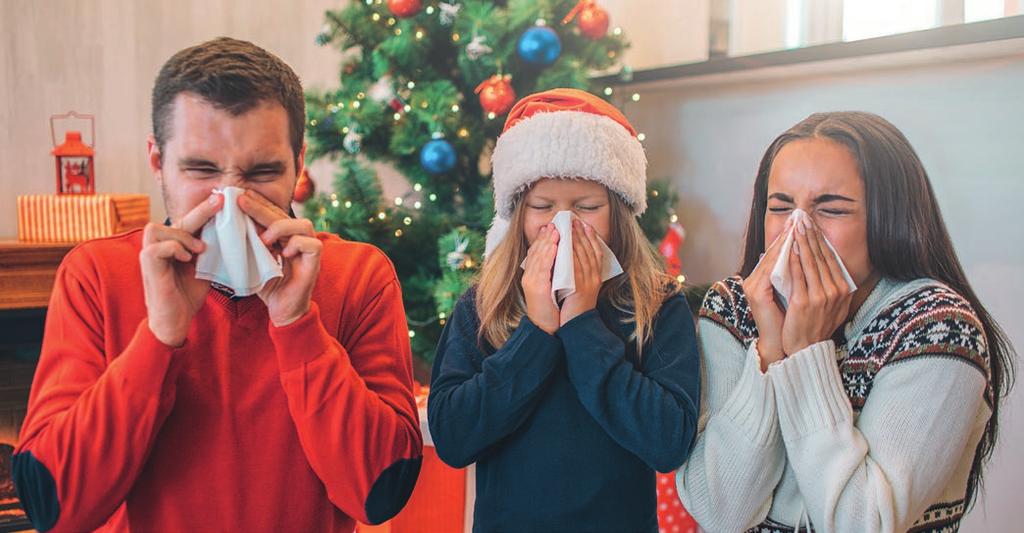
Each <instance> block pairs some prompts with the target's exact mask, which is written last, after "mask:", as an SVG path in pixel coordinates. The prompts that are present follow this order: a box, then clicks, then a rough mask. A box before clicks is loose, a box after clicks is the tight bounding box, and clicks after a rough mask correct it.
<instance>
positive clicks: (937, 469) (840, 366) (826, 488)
mask: <svg viewBox="0 0 1024 533" xmlns="http://www.w3.org/2000/svg"><path fill="white" fill-rule="evenodd" d="M699 327H700V346H701V350H702V362H703V365H702V369H703V373H704V376H703V378H704V383H706V385H705V387H704V391H705V393H706V395H705V396H704V398H702V400H701V407H702V413H701V422H700V433H699V436H698V439H697V444H696V447H695V448H694V450H693V453H692V454H691V456H690V458H689V461H688V463H687V465H686V467H685V468H684V469H683V470H680V472H679V474H678V476H677V479H676V481H677V485H678V490H679V494H680V497H681V499H682V501H683V504H684V505H685V506H686V508H687V510H689V511H690V512H691V513H692V514H693V516H694V518H696V519H697V521H698V522H699V523H700V525H701V526H702V527H703V528H704V529H706V530H707V531H709V532H737V531H744V530H748V531H754V532H775V531H778V532H788V531H793V530H794V529H799V528H800V527H801V524H802V525H803V526H804V527H806V524H807V523H808V522H809V523H810V524H811V525H812V526H813V529H814V530H816V531H841V532H846V531H879V532H890V531H915V532H918V531H956V530H957V529H958V528H959V524H960V520H961V518H962V517H963V513H964V495H965V492H966V486H967V478H968V475H969V473H970V469H971V463H972V460H973V458H974V455H975V449H976V447H977V445H978V442H979V440H980V438H981V435H982V432H983V431H984V428H985V424H986V422H987V421H988V420H989V417H990V415H991V402H992V391H991V388H990V386H989V379H988V378H989V366H988V359H987V358H988V350H987V345H986V339H985V335H984V333H983V330H982V327H981V323H980V322H979V320H978V318H977V316H976V315H975V313H974V311H973V310H972V309H971V306H970V304H969V303H968V302H967V301H966V300H965V299H964V298H963V297H962V296H960V295H959V294H957V293H955V292H954V291H953V290H951V289H950V288H949V287H947V286H945V285H943V284H941V283H939V282H936V281H933V280H927V279H921V280H915V281H911V282H903V281H895V280H891V279H885V278H883V279H882V280H881V281H879V283H878V285H877V286H876V287H875V289H874V290H873V291H872V293H871V294H870V296H869V297H868V298H867V300H866V301H865V302H864V304H863V306H862V307H861V308H860V310H858V312H857V313H856V316H855V317H854V318H853V320H852V321H850V322H849V323H848V324H847V325H846V327H845V329H844V338H845V339H846V340H845V342H842V343H840V344H838V345H837V343H836V342H834V341H832V340H828V341H824V342H820V343H817V344H814V345H811V346H809V347H807V348H805V349H803V350H801V351H799V352H797V353H795V354H792V355H791V356H789V357H788V358H786V359H784V360H782V361H779V362H777V363H774V364H772V365H770V366H769V368H768V371H767V372H766V373H762V372H761V369H760V360H759V358H758V355H757V350H756V346H757V343H756V340H757V335H758V334H757V327H756V325H755V324H754V320H753V317H752V315H751V312H750V308H749V305H748V303H747V300H746V298H745V296H744V294H743V287H742V280H741V279H740V278H739V277H732V278H728V279H726V280H723V281H721V282H719V283H717V284H715V285H714V286H713V287H712V289H711V290H710V291H709V292H708V294H707V296H706V297H705V300H704V304H703V306H702V308H701V311H700V326H699Z"/></svg>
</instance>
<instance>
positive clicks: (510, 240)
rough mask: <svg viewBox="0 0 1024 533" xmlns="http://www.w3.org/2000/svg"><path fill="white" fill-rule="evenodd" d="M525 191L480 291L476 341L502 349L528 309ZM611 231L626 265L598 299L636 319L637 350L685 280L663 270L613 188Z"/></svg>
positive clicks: (488, 262)
mask: <svg viewBox="0 0 1024 533" xmlns="http://www.w3.org/2000/svg"><path fill="white" fill-rule="evenodd" d="M524 197H525V192H523V193H520V194H519V195H518V196H517V197H516V199H515V200H514V204H515V207H514V208H513V211H512V220H511V223H510V224H509V228H508V233H507V234H506V235H505V238H504V240H502V242H501V243H500V244H498V246H497V247H495V249H494V250H493V251H492V252H491V255H490V256H489V257H487V258H486V259H485V260H484V265H483V269H482V271H481V273H480V279H479V282H478V284H477V290H476V302H475V303H476V311H477V315H478V316H479V317H480V331H479V332H478V333H477V337H478V340H481V341H487V342H488V343H489V344H490V345H491V346H493V347H494V348H500V347H501V346H502V345H503V344H505V341H507V340H508V338H509V337H510V336H511V335H512V332H513V331H514V330H515V328H516V327H517V326H518V325H519V321H520V320H521V319H522V317H523V316H524V315H525V314H526V303H525V301H524V299H523V293H522V278H523V271H522V269H521V268H520V267H519V265H520V264H521V263H522V262H523V259H525V258H526V252H527V250H528V249H529V244H527V242H526V236H525V232H524V230H523V226H524V220H525V218H526V215H525V209H524V208H523V205H524V204H525V202H523V198H524ZM608 205H609V209H610V215H611V234H610V235H609V242H608V243H607V244H608V247H609V248H610V249H611V250H612V252H613V253H614V254H615V257H616V258H617V259H618V260H619V263H620V264H621V265H622V270H623V271H624V272H625V273H624V274H622V275H620V276H618V277H615V278H612V279H610V280H608V281H607V282H606V283H605V284H604V285H603V286H602V287H601V295H600V298H602V299H604V298H607V299H608V301H609V302H610V303H611V304H612V305H613V306H614V307H615V308H616V309H618V310H620V311H622V312H623V313H625V315H626V318H625V319H624V320H623V322H624V323H630V322H632V323H633V324H634V330H633V334H632V335H631V336H630V340H631V341H633V342H635V343H636V350H637V355H638V356H639V355H640V354H641V353H642V349H643V345H644V343H645V342H647V341H648V340H649V339H650V337H651V334H652V331H653V326H654V317H655V315H656V314H657V313H658V309H660V308H661V304H662V302H664V301H665V299H666V298H668V297H670V296H672V295H675V294H678V293H679V292H680V291H681V290H682V286H681V284H680V283H679V282H678V281H676V279H675V278H674V277H672V276H670V275H669V274H668V273H666V272H665V267H664V261H663V260H662V259H661V257H660V256H659V255H658V254H657V252H656V251H655V250H654V247H653V246H652V245H651V244H650V242H648V240H647V237H645V236H644V233H643V231H642V230H641V229H640V224H639V223H638V222H637V220H636V217H635V216H633V213H632V211H631V209H630V207H629V206H628V205H627V204H626V203H625V201H623V200H622V198H620V197H619V195H618V194H616V193H614V192H612V191H609V193H608Z"/></svg>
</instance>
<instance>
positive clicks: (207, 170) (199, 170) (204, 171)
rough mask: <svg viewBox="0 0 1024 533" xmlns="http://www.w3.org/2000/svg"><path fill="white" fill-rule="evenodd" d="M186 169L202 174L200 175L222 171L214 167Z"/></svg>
mask: <svg viewBox="0 0 1024 533" xmlns="http://www.w3.org/2000/svg"><path fill="white" fill-rule="evenodd" d="M185 171H186V172H190V173H193V174H200V175H206V176H209V175H213V174H216V173H218V172H220V171H219V170H218V169H216V168H213V167H189V168H186V169H185Z"/></svg>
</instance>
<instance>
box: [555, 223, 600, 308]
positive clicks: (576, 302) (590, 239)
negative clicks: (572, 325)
mask: <svg viewBox="0 0 1024 533" xmlns="http://www.w3.org/2000/svg"><path fill="white" fill-rule="evenodd" d="M598 238H599V237H598V236H597V234H596V233H595V232H594V228H593V227H591V226H589V225H586V224H584V223H583V221H581V220H579V219H574V220H573V221H572V255H573V277H574V278H575V280H576V292H574V293H572V294H570V295H569V297H567V298H566V299H565V302H564V303H562V311H561V320H560V324H561V325H563V326H564V325H565V323H566V322H568V321H570V320H572V319H574V318H576V317H577V316H579V315H581V314H583V313H586V312H587V311H590V310H591V309H593V308H595V307H597V295H598V293H600V292H601V266H602V265H603V260H604V250H602V249H601V245H600V243H599V242H598Z"/></svg>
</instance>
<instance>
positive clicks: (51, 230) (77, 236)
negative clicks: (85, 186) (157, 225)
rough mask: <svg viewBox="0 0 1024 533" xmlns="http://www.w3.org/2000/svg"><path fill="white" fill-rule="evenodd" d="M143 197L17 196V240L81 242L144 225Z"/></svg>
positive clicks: (145, 202)
mask: <svg viewBox="0 0 1024 533" xmlns="http://www.w3.org/2000/svg"><path fill="white" fill-rule="evenodd" d="M147 222H149V196H147V195H145V194H66V195H54V194H35V195H25V196H19V197H18V240H19V241H23V242H81V241H85V240H89V239H95V238H98V237H108V236H110V235H114V234H116V233H121V232H123V231H128V230H130V229H133V228H138V227H141V226H145V225H146V223H147Z"/></svg>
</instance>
